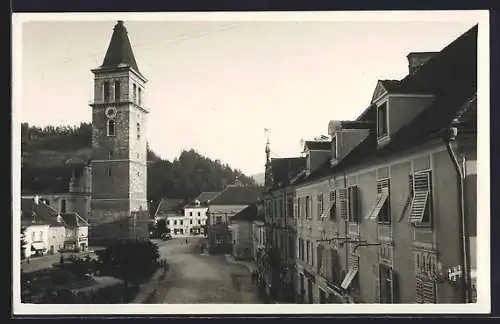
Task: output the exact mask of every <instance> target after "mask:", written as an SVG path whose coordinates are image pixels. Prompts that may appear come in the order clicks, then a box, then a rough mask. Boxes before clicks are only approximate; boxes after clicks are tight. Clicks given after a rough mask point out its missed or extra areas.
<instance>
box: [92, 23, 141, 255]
mask: <svg viewBox="0 0 500 324" xmlns="http://www.w3.org/2000/svg"><path fill="white" fill-rule="evenodd" d="M91 71H92V73H93V74H94V100H93V101H92V102H91V103H90V106H91V107H92V199H91V215H90V217H89V221H90V225H91V226H90V230H89V240H90V242H89V243H90V244H91V245H101V244H104V245H106V244H107V243H109V242H115V241H118V240H130V239H143V238H147V237H148V230H147V220H148V212H147V210H148V204H147V165H146V161H147V152H146V132H145V130H146V126H147V120H146V117H147V115H148V113H149V112H148V110H147V109H146V108H145V107H144V100H143V98H144V89H145V85H146V82H147V80H146V78H145V77H144V76H143V75H142V74H141V73H140V71H139V68H138V67H137V63H136V61H135V57H134V54H133V52H132V47H131V45H130V41H129V38H128V35H127V29H126V28H125V26H124V24H123V21H118V22H117V24H116V25H115V27H114V29H113V35H112V36H111V41H110V43H109V47H108V50H107V52H106V55H105V57H104V61H103V63H102V65H101V66H100V67H98V68H96V69H93V70H91Z"/></svg>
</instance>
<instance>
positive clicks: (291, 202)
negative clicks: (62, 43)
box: [286, 198, 293, 218]
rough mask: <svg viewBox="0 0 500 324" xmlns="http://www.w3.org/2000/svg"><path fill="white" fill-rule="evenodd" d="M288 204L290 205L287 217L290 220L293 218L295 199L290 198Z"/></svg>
mask: <svg viewBox="0 0 500 324" xmlns="http://www.w3.org/2000/svg"><path fill="white" fill-rule="evenodd" d="M287 204H288V207H287V211H286V212H287V216H288V217H290V218H293V198H288V200H287Z"/></svg>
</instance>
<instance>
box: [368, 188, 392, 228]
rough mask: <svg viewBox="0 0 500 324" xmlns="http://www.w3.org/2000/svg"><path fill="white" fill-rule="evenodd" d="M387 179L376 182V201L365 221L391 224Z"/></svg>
mask: <svg viewBox="0 0 500 324" xmlns="http://www.w3.org/2000/svg"><path fill="white" fill-rule="evenodd" d="M389 192H390V187H389V179H384V180H379V181H377V201H376V203H375V205H373V207H372V208H371V209H370V212H369V213H368V217H367V219H377V221H378V222H379V223H386V224H390V223H391V208H390V196H389Z"/></svg>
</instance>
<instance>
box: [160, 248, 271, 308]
mask: <svg viewBox="0 0 500 324" xmlns="http://www.w3.org/2000/svg"><path fill="white" fill-rule="evenodd" d="M201 240H202V239H201V238H190V239H189V243H188V244H186V242H185V239H174V240H171V241H166V242H163V241H159V242H156V241H155V243H157V244H158V246H159V252H160V258H166V259H167V262H168V263H169V265H170V269H169V271H168V274H167V276H166V278H165V280H164V281H163V282H161V283H160V284H159V285H158V287H157V291H158V294H157V301H156V302H157V303H164V304H176V303H177V304H190V303H193V304H195V303H199V304H204V303H231V304H235V303H236V304H257V303H262V302H261V301H259V299H258V297H257V288H256V287H255V285H253V284H252V282H251V273H250V271H249V270H248V269H247V268H246V267H245V266H243V265H240V264H232V263H227V262H226V260H225V258H224V256H223V255H205V254H200V243H201Z"/></svg>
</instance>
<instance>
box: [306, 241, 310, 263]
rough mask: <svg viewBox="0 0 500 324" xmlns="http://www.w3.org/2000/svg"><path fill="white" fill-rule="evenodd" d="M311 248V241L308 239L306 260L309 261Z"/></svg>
mask: <svg viewBox="0 0 500 324" xmlns="http://www.w3.org/2000/svg"><path fill="white" fill-rule="evenodd" d="M310 249H311V242H309V240H307V241H306V262H307V263H309V260H310V259H309V250H310Z"/></svg>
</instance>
